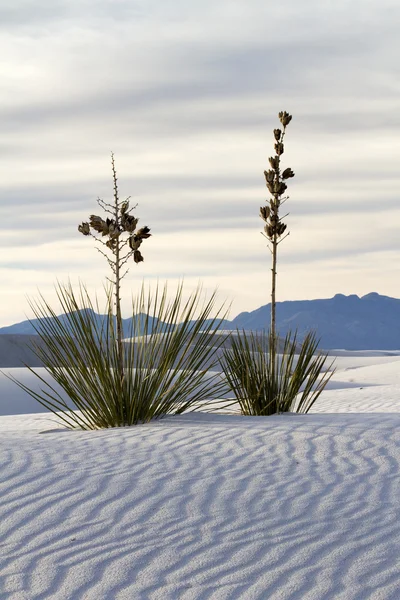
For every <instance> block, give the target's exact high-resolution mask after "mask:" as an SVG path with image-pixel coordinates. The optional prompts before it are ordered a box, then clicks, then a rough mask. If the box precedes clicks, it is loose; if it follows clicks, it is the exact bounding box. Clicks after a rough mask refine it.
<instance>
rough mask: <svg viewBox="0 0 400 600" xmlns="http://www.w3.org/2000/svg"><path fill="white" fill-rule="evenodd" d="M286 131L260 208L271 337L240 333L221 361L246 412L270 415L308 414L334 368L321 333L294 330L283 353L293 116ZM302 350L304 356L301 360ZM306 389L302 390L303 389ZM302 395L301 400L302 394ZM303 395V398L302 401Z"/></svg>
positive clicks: (277, 136) (278, 138)
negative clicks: (300, 334)
mask: <svg viewBox="0 0 400 600" xmlns="http://www.w3.org/2000/svg"><path fill="white" fill-rule="evenodd" d="M278 116H279V120H280V122H281V125H282V129H280V128H278V129H274V132H273V133H274V149H275V155H274V156H271V157H270V158H269V165H270V168H269V169H268V171H264V177H265V181H266V186H267V188H268V191H269V192H270V194H271V196H270V199H269V201H268V204H267V205H266V206H262V207H261V208H260V217H261V218H262V220H263V221H264V222H265V225H264V233H263V235H264V236H265V237H266V238H267V239H268V241H269V250H270V252H271V256H272V269H271V272H272V286H271V324H270V330H269V333H268V335H266V334H262V335H260V334H258V335H257V334H253V333H251V332H250V333H249V332H248V333H246V332H245V331H242V332H240V331H238V332H237V336H232V348H231V349H226V350H224V353H223V357H222V360H221V365H222V369H223V372H224V375H225V377H226V380H227V382H228V384H229V386H230V388H231V390H232V391H233V394H234V396H235V397H236V399H237V401H238V402H239V406H240V408H241V411H242V413H243V414H246V415H250V414H251V415H270V414H274V413H276V412H286V411H288V410H290V411H293V410H295V411H296V412H308V410H309V409H310V408H311V406H312V405H313V404H314V402H315V401H316V400H317V398H318V396H319V395H320V394H321V392H322V391H323V389H324V387H325V386H326V384H327V383H328V381H329V379H330V377H331V376H332V374H333V373H332V372H331V373H330V374H329V375H324V376H323V377H321V373H322V369H323V367H324V365H325V361H326V358H327V355H323V354H319V355H318V356H316V352H317V346H318V343H317V341H316V337H315V334H313V333H309V334H308V335H307V336H306V337H305V339H304V340H303V342H302V343H298V342H297V335H296V334H294V337H293V338H291V335H290V334H288V335H287V336H286V338H285V341H284V347H283V354H282V356H279V355H278V341H279V340H278V334H277V328H276V277H277V258H278V246H279V244H280V243H281V242H282V241H283V240H284V239H285V238H286V237H287V236H288V235H289V233H288V232H286V229H287V225H286V224H285V223H284V222H283V219H284V218H285V217H286V216H287V215H284V216H283V217H282V216H281V214H280V210H281V207H282V205H283V204H284V203H285V202H286V200H288V197H287V196H284V194H285V192H286V190H287V183H286V182H287V181H288V180H289V179H291V178H292V177H294V172H293V171H292V169H291V168H290V167H287V168H285V169H283V170H282V165H281V157H282V155H283V153H284V150H285V146H284V138H285V135H286V127H287V126H288V125H289V123H290V122H291V120H292V116H291V115H290V114H289V113H287V112H286V111H282V112H280V113H279V115H278ZM296 354H297V355H298V356H297V358H296V359H295V356H296ZM303 386H305V387H304V390H303V391H302V392H301V389H302V387H303ZM298 394H301V396H300V398H297V396H298ZM296 398H297V400H296Z"/></svg>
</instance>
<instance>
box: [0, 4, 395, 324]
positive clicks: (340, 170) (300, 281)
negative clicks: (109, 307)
mask: <svg viewBox="0 0 400 600" xmlns="http://www.w3.org/2000/svg"><path fill="white" fill-rule="evenodd" d="M399 23H400V5H399V3H398V0H379V2H378V0H373V1H371V0H362V1H361V0H359V1H357V0H352V1H350V0H346V1H344V0H335V1H333V0H332V1H328V0H303V1H302V2H299V1H298V0H289V1H284V0H283V1H280V2H272V1H271V0H202V1H201V2H199V1H197V0H192V1H183V0H108V1H107V0H30V1H29V0H2V1H1V3H0V53H1V57H2V60H1V63H0V68H1V78H0V82H1V83H0V85H1V94H0V103H1V109H0V120H1V128H0V131H1V137H0V154H1V159H0V174H1V177H0V210H1V220H0V226H1V236H0V244H1V264H0V269H1V273H0V275H1V285H0V293H1V298H0V300H1V315H0V326H4V325H8V324H11V323H14V322H17V321H22V320H24V319H25V315H28V316H30V315H31V313H30V311H29V307H28V304H27V300H26V296H29V297H36V295H37V290H40V292H42V293H43V294H44V295H45V297H46V299H48V300H50V301H51V300H52V298H53V297H54V291H53V286H54V283H55V282H56V279H57V278H58V279H59V280H61V281H67V280H68V278H70V279H71V281H72V282H73V283H76V282H78V280H79V278H80V279H82V280H83V281H84V282H86V283H87V285H88V286H89V289H90V290H93V291H94V290H99V291H101V289H102V285H103V282H104V278H105V276H106V275H107V274H108V272H107V267H106V264H105V261H104V259H103V258H102V257H101V255H100V254H99V253H98V252H96V250H95V249H94V245H93V241H92V240H91V239H88V238H85V237H83V236H82V235H81V234H79V233H78V231H77V225H78V223H80V222H81V221H82V220H86V219H87V218H88V216H89V215H90V214H92V213H98V212H99V210H98V207H97V204H96V198H97V197H98V196H100V197H101V198H103V199H104V200H106V201H107V200H108V201H111V199H112V180H111V169H110V151H111V150H112V151H113V152H114V153H115V157H116V164H117V170H118V176H119V184H120V193H121V196H123V197H124V196H128V195H130V196H132V199H133V201H134V202H135V203H136V202H137V203H138V208H137V210H136V212H135V214H136V216H138V217H139V218H140V223H141V224H142V225H148V226H149V227H150V228H151V230H152V233H153V237H151V238H150V239H149V240H147V241H146V242H145V243H144V244H143V246H142V248H143V254H144V258H145V262H144V263H142V264H140V265H136V264H134V263H132V267H131V270H130V273H129V275H128V276H127V278H126V279H125V282H124V283H125V288H124V292H123V296H124V298H125V302H126V304H125V307H126V309H127V307H128V300H129V297H130V296H131V293H135V292H136V291H137V290H138V287H139V285H140V284H141V281H142V279H143V278H144V279H146V280H152V281H155V280H156V279H157V278H158V279H159V280H160V281H164V280H166V279H168V280H169V281H170V282H171V283H176V282H177V281H178V280H179V279H180V278H182V277H184V278H185V281H186V284H187V287H188V289H190V288H193V287H194V286H195V285H196V284H197V282H198V281H199V280H200V281H202V282H203V284H204V286H205V288H206V289H207V290H209V291H211V290H213V289H214V288H215V286H217V285H218V287H219V290H220V291H219V296H220V298H221V300H223V299H225V298H227V299H228V300H231V301H233V304H232V310H231V317H234V316H236V315H237V314H238V313H239V312H241V311H243V310H253V309H255V308H258V307H259V306H261V305H263V304H267V303H268V302H269V301H270V254H269V251H268V249H267V246H266V240H265V239H264V238H263V237H262V235H261V234H260V232H261V230H262V225H263V223H262V221H261V220H260V218H259V216H258V213H259V207H260V206H261V205H262V204H264V203H265V201H266V200H267V198H268V192H267V189H266V187H265V181H264V176H263V171H264V169H266V168H267V167H268V157H269V156H270V155H272V154H273V139H272V129H273V128H274V127H277V126H278V125H279V121H278V118H277V113H278V112H279V111H280V110H287V111H288V112H290V113H291V114H292V115H293V121H292V122H291V123H290V125H289V127H288V130H287V135H286V144H285V154H284V156H283V166H284V167H286V166H288V167H291V168H292V169H293V170H294V171H295V174H296V176H295V178H294V179H291V180H289V189H288V193H289V196H290V198H289V200H288V201H287V204H286V207H287V210H288V211H289V212H290V215H289V217H288V218H287V224H288V228H289V230H290V236H289V237H288V238H287V239H286V240H285V241H284V242H283V243H282V244H281V246H280V254H279V259H278V261H279V274H278V284H277V285H278V287H277V298H278V300H295V299H311V298H324V297H330V296H333V295H334V294H335V293H338V292H340V293H344V294H358V295H364V294H366V293H368V292H371V291H376V292H379V293H381V294H385V295H389V296H394V297H400V266H399V265H400V203H399V199H400V185H399V184H400V168H399V164H400V111H399V96H400V73H399V71H400V66H399V65H400V63H399V55H400V41H399V40H400V38H399V33H398V26H399ZM127 313H128V311H127V310H126V311H125V315H124V316H129V315H128V314H127Z"/></svg>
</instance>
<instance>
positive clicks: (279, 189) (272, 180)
mask: <svg viewBox="0 0 400 600" xmlns="http://www.w3.org/2000/svg"><path fill="white" fill-rule="evenodd" d="M278 116H279V120H280V122H281V124H282V129H274V140H275V143H274V149H275V156H271V157H270V158H269V165H270V168H269V169H268V171H264V176H265V182H266V186H267V188H268V191H269V192H270V194H271V197H270V199H269V201H268V202H269V205H267V206H262V207H261V208H260V217H261V218H262V220H263V221H264V222H265V226H264V232H265V233H264V234H265V236H266V237H267V238H268V240H269V241H270V242H271V254H272V269H271V271H272V289H271V335H272V339H273V340H275V342H274V345H273V348H272V351H275V350H276V265H277V255H278V245H279V244H280V242H281V241H283V239H285V237H287V235H289V233H287V234H286V235H285V236H284V237H282V236H283V234H284V233H285V231H286V229H287V225H286V224H285V223H283V220H282V219H283V218H284V217H286V216H287V215H284V217H281V216H280V214H279V211H280V207H281V205H282V204H283V203H284V202H285V201H286V200H287V199H288V197H284V196H283V194H284V193H285V192H286V190H287V184H286V183H285V181H286V180H287V179H290V178H291V177H294V173H293V171H292V169H290V168H286V169H285V170H284V171H281V156H282V154H283V153H284V151H285V147H284V143H283V140H284V137H285V133H286V127H287V126H288V125H289V123H290V121H291V120H292V116H291V115H289V113H287V112H286V111H281V112H280V113H279V115H278Z"/></svg>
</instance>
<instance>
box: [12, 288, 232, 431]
mask: <svg viewBox="0 0 400 600" xmlns="http://www.w3.org/2000/svg"><path fill="white" fill-rule="evenodd" d="M56 290H57V295H58V298H59V301H60V304H61V308H62V310H63V312H64V313H65V315H64V316H63V317H62V318H61V317H59V316H57V314H56V312H55V311H54V310H53V309H52V308H51V306H50V305H49V304H48V303H47V302H46V301H45V299H44V298H43V297H42V296H40V298H39V300H37V301H35V302H33V301H30V306H31V308H32V310H33V312H34V314H35V317H36V318H37V319H38V321H37V322H36V324H34V326H35V329H36V333H37V334H38V336H39V338H40V340H41V341H42V342H43V343H42V344H41V345H40V346H39V345H36V346H35V347H34V351H35V354H36V355H37V356H38V357H39V359H40V360H41V361H42V362H43V364H44V368H45V370H46V372H47V373H49V374H50V376H51V378H52V380H53V381H54V382H56V383H57V384H58V385H59V386H60V387H61V388H62V390H63V391H64V394H61V393H59V392H58V391H57V389H56V387H55V386H54V385H52V384H51V383H49V382H48V381H46V380H45V379H44V378H43V377H42V376H41V375H40V374H39V373H38V372H37V371H35V370H34V369H32V368H30V367H28V369H29V370H30V371H31V373H32V374H33V375H34V376H35V377H36V378H37V379H38V380H39V382H40V383H41V384H42V387H41V389H40V391H34V390H32V389H31V388H29V387H28V386H26V385H24V384H22V383H21V382H19V381H18V380H16V379H15V378H14V377H13V376H11V375H8V377H9V378H10V379H12V380H13V381H15V383H16V384H17V385H18V386H19V387H20V388H22V389H23V390H24V391H26V392H27V393H28V394H29V395H30V396H32V397H33V398H35V400H37V401H38V402H39V403H40V404H41V405H42V406H44V407H45V408H46V409H48V410H50V411H52V412H53V413H56V414H57V416H58V417H59V418H60V419H61V420H62V421H63V423H64V424H65V425H67V426H68V427H71V428H81V429H99V428H104V427H119V426H125V425H136V424H138V423H146V422H148V421H150V420H151V419H154V418H157V417H162V416H165V415H167V414H180V413H182V412H184V411H187V410H193V409H195V408H196V407H198V406H200V405H203V404H204V403H207V402H208V401H211V400H212V399H213V398H215V397H218V394H219V393H220V392H221V391H223V389H224V384H223V383H222V382H221V380H220V377H219V373H218V372H214V373H212V372H211V371H212V369H213V367H214V366H215V364H216V362H217V359H216V358H215V351H216V349H217V348H218V347H219V346H220V345H221V344H222V343H223V338H222V336H220V338H219V337H218V335H217V331H218V327H219V326H220V324H221V322H222V321H223V319H224V317H225V316H226V314H225V311H224V308H223V307H221V308H220V309H219V310H217V311H216V310H215V302H216V296H215V293H214V294H212V295H211V297H210V298H209V300H203V301H202V300H201V297H202V294H201V289H200V288H197V290H195V292H193V293H192V294H191V295H190V297H189V299H188V300H186V301H184V300H183V285H182V284H180V285H179V286H178V288H177V290H176V291H175V293H174V294H173V295H172V300H168V294H167V291H168V289H167V286H166V285H165V286H164V287H163V288H159V286H157V287H156V290H155V293H154V294H153V295H152V294H151V292H150V290H146V289H145V288H144V287H143V286H142V289H141V292H140V293H139V295H138V297H137V298H136V299H134V300H133V302H132V313H133V317H132V324H131V326H130V328H129V332H128V335H129V341H124V342H123V352H124V377H123V378H121V377H120V370H119V365H120V354H119V346H118V344H117V337H116V327H117V326H118V325H117V322H116V319H115V315H114V313H113V306H112V305H113V298H112V288H111V289H109V290H108V292H107V299H106V315H105V319H104V320H103V321H102V322H101V321H99V319H98V316H97V315H96V312H95V309H96V310H98V303H97V304H96V305H95V306H94V305H93V303H92V301H91V299H90V297H89V294H88V292H87V289H86V288H85V287H84V286H83V285H81V286H80V292H79V294H78V296H77V295H76V294H75V293H74V291H73V288H72V286H71V284H69V285H68V286H63V285H60V284H59V285H58V286H57V288H56ZM222 312H223V314H222ZM212 314H216V315H217V316H214V317H211V315H212ZM208 369H210V372H208ZM66 398H67V399H66ZM71 409H72V410H71Z"/></svg>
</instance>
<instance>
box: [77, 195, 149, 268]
mask: <svg viewBox="0 0 400 600" xmlns="http://www.w3.org/2000/svg"><path fill="white" fill-rule="evenodd" d="M138 222H139V219H137V218H135V217H134V216H133V215H130V214H129V200H125V201H124V202H123V203H122V204H121V206H120V207H119V210H117V212H116V218H113V219H110V218H108V217H107V218H106V220H104V219H102V218H101V217H99V216H97V215H90V217H89V222H88V223H87V222H83V223H82V224H81V225H79V226H78V231H80V233H82V234H83V235H92V236H93V237H95V238H96V236H94V235H93V234H92V233H91V231H90V230H91V229H92V230H93V231H95V232H97V233H100V234H101V236H102V237H104V236H108V238H109V239H108V240H107V241H106V242H104V244H105V246H107V248H108V249H109V250H111V251H112V252H115V251H116V249H117V246H118V243H120V244H121V239H120V236H121V234H123V233H128V234H129V237H128V240H127V242H128V246H129V248H130V254H132V256H133V260H134V261H135V263H139V262H143V260H144V259H143V256H142V254H141V252H140V251H139V246H140V245H141V243H142V242H143V240H146V239H147V238H149V237H150V236H151V233H150V229H149V228H148V227H141V228H140V229H138V230H137V229H136V227H137V224H138ZM96 240H97V241H99V240H98V239H97V238H96ZM100 241H101V240H100Z"/></svg>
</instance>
